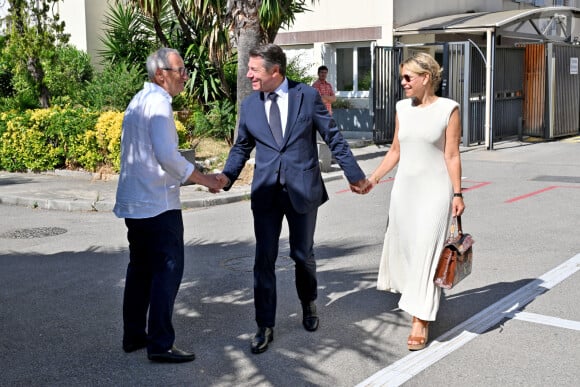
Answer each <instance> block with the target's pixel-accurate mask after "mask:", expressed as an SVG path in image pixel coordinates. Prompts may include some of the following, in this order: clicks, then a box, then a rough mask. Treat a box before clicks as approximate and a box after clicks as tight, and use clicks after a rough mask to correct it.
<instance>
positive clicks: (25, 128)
mask: <svg viewBox="0 0 580 387" xmlns="http://www.w3.org/2000/svg"><path fill="white" fill-rule="evenodd" d="M123 114H124V113H123V112H115V111H107V112H95V111H90V110H88V109H84V108H59V107H51V108H48V109H35V110H26V111H24V112H17V111H8V112H3V113H0V170H6V171H10V172H24V171H48V170H54V169H65V168H67V169H84V170H87V171H92V172H94V171H97V170H98V169H99V168H101V167H110V168H111V169H112V170H114V171H115V172H118V171H119V166H120V156H121V155H120V152H121V146H120V142H121V125H122V122H123ZM176 126H177V130H178V134H179V140H180V147H185V148H188V147H189V145H188V141H189V140H190V139H189V138H188V136H187V133H186V130H185V127H184V126H183V124H181V122H179V121H177V120H176Z"/></svg>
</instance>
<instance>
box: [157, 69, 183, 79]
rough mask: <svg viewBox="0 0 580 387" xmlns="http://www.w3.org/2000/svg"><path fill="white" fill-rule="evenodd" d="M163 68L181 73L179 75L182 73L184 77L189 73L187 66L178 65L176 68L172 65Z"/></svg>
mask: <svg viewBox="0 0 580 387" xmlns="http://www.w3.org/2000/svg"><path fill="white" fill-rule="evenodd" d="M161 70H166V71H175V72H177V73H179V75H181V76H182V77H184V76H185V75H187V69H186V68H185V67H178V68H176V69H174V68H171V67H162V68H161Z"/></svg>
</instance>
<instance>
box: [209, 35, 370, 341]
mask: <svg viewBox="0 0 580 387" xmlns="http://www.w3.org/2000/svg"><path fill="white" fill-rule="evenodd" d="M285 74H286V55H285V53H284V51H282V49H281V48H280V47H278V46H276V45H274V44H268V45H265V46H262V47H257V48H255V49H252V50H251V51H250V59H249V63H248V73H247V77H248V78H249V80H250V81H251V82H252V88H253V89H254V91H255V92H254V93H252V94H251V95H249V96H248V97H247V98H245V99H244V101H243V102H242V105H241V109H240V122H239V127H238V137H237V140H236V143H235V144H234V146H233V147H232V149H231V150H230V154H229V157H228V160H227V162H226V165H225V167H224V170H223V172H222V174H221V175H218V179H221V181H222V184H223V185H224V190H228V189H229V188H230V187H231V185H232V183H233V182H234V181H235V180H236V179H237V178H238V176H239V174H240V172H241V171H242V169H243V167H244V165H245V163H246V161H247V160H248V159H249V157H250V153H251V152H252V150H253V149H254V148H256V152H255V161H256V164H255V169H254V177H253V181H252V193H251V207H252V211H253V215H254V233H255V237H256V255H255V262H254V305H255V308H256V322H257V324H258V332H257V333H256V335H255V337H254V339H253V340H252V352H253V353H262V352H264V351H266V350H267V349H268V344H269V343H270V342H271V341H272V340H273V339H274V331H273V328H274V324H275V320H276V275H275V263H276V258H277V257H278V245H279V239H280V232H281V229H282V220H283V218H284V217H286V220H287V222H288V228H289V239H290V258H292V259H293V260H294V262H295V264H296V266H295V275H296V290H297V292H298V298H299V299H300V302H301V304H302V312H303V315H302V324H303V326H304V328H305V329H306V330H307V331H315V330H316V329H318V325H319V320H318V315H317V313H316V304H315V303H314V301H315V300H316V298H317V280H316V261H315V260H314V252H313V244H314V229H315V226H316V215H317V213H318V207H319V206H320V205H322V204H323V203H324V202H325V201H326V200H328V194H327V192H326V188H325V187H324V183H323V181H322V175H321V173H320V166H319V161H318V151H317V144H316V133H317V132H318V133H320V135H321V136H322V138H323V139H324V141H325V142H326V143H327V144H328V146H329V148H330V150H331V152H332V154H333V155H334V157H335V159H336V160H337V162H338V163H339V165H340V166H341V168H342V169H343V171H344V174H345V176H346V178H347V179H348V181H349V182H350V185H351V190H353V191H354V192H357V193H361V192H363V191H364V188H365V187H367V186H368V184H369V181H368V180H367V179H366V178H365V174H364V172H363V171H362V170H361V168H360V167H359V166H358V164H357V162H356V160H355V158H354V156H353V154H352V152H351V150H350V147H349V146H348V143H347V142H346V141H345V140H344V138H343V137H342V135H341V133H340V131H339V130H338V128H337V127H336V123H335V122H334V120H333V119H332V118H331V116H330V115H329V114H328V111H327V109H326V107H325V106H324V104H323V102H322V100H321V98H320V95H319V94H318V92H317V91H316V89H314V88H313V87H311V86H308V85H305V84H303V83H297V82H294V81H292V80H289V79H287V78H286V76H285Z"/></svg>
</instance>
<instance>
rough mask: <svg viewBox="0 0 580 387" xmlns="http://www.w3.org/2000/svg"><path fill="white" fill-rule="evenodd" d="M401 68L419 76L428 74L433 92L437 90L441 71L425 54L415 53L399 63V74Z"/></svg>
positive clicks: (401, 70)
mask: <svg viewBox="0 0 580 387" xmlns="http://www.w3.org/2000/svg"><path fill="white" fill-rule="evenodd" d="M403 67H407V68H408V69H409V70H410V71H412V72H414V73H416V74H419V75H423V74H429V75H430V77H429V79H431V87H432V88H433V92H435V91H437V89H438V88H439V85H440V84H441V74H442V73H443V69H442V68H441V66H439V63H437V61H436V60H435V58H433V57H432V56H431V55H429V54H427V53H425V52H417V53H415V54H413V55H412V56H411V57H409V58H407V59H405V61H403V63H401V65H400V66H399V73H402V72H403Z"/></svg>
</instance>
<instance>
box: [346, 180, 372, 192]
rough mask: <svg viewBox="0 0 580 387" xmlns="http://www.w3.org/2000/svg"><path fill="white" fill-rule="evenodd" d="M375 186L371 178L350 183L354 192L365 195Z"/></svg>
mask: <svg viewBox="0 0 580 387" xmlns="http://www.w3.org/2000/svg"><path fill="white" fill-rule="evenodd" d="M372 188H373V183H371V182H370V181H369V179H367V178H365V179H360V180H359V181H357V182H356V183H353V184H350V190H351V191H352V192H354V193H357V194H360V195H365V194H367V193H369V192H370V190H371V189H372Z"/></svg>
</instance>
